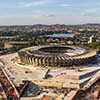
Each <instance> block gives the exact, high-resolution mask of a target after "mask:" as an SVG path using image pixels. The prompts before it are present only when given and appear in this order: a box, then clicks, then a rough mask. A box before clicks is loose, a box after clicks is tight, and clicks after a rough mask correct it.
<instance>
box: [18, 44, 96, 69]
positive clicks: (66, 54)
mask: <svg viewBox="0 0 100 100" xmlns="http://www.w3.org/2000/svg"><path fill="white" fill-rule="evenodd" d="M18 54H19V56H20V59H21V62H22V63H23V64H31V65H34V66H36V65H37V66H52V67H62V66H63V67H66V66H74V65H81V64H86V63H89V62H91V61H92V60H93V59H94V58H95V57H96V54H97V52H96V50H90V49H86V48H82V47H75V46H65V45H45V46H35V47H30V48H25V49H22V50H20V51H19V52H18Z"/></svg>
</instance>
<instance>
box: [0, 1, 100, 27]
mask: <svg viewBox="0 0 100 100" xmlns="http://www.w3.org/2000/svg"><path fill="white" fill-rule="evenodd" d="M82 23H100V0H0V25H16V24H17V25H18V24H21V25H23V24H82Z"/></svg>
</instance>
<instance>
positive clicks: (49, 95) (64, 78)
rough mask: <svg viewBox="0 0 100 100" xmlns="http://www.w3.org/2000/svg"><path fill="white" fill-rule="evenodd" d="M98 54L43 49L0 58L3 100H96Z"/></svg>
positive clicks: (75, 49) (99, 69) (99, 77)
mask: <svg viewBox="0 0 100 100" xmlns="http://www.w3.org/2000/svg"><path fill="white" fill-rule="evenodd" d="M99 92H100V65H99V64H98V62H97V51H96V50H90V49H87V48H81V47H68V46H61V45H57V46H42V47H30V48H26V49H22V50H20V51H18V52H17V53H12V54H7V55H2V56H0V97H3V98H4V100H99V95H100V93H99Z"/></svg>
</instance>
